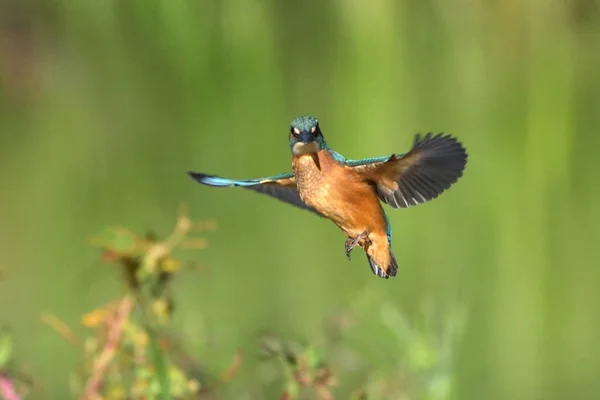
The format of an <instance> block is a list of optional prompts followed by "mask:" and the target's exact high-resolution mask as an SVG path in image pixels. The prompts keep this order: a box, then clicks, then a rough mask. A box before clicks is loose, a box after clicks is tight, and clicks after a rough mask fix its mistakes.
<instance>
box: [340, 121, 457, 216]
mask: <svg viewBox="0 0 600 400" xmlns="http://www.w3.org/2000/svg"><path fill="white" fill-rule="evenodd" d="M345 164H346V165H348V166H350V167H353V168H354V169H355V170H356V171H358V172H359V173H360V174H361V175H363V176H364V177H365V178H366V179H368V180H369V181H371V182H373V183H374V184H375V185H376V188H377V195H378V196H379V199H380V200H381V201H383V202H385V203H387V204H389V205H391V206H392V207H394V208H399V207H402V208H406V207H410V206H416V205H417V204H420V203H425V202H426V201H429V200H432V199H435V198H436V197H437V196H439V195H440V194H441V193H442V192H443V191H444V190H446V189H448V188H449V187H450V186H451V185H452V184H453V183H454V182H456V181H457V180H458V178H460V177H461V176H462V174H463V170H464V169H465V166H466V164H467V152H466V150H465V148H464V147H463V146H462V144H461V143H460V142H458V141H457V140H456V139H455V138H453V137H451V136H450V135H443V134H442V133H439V134H437V135H435V136H433V134H432V133H428V134H426V135H425V136H424V137H421V135H419V134H417V135H416V136H415V141H414V143H413V147H412V149H411V150H410V151H409V152H408V153H406V154H392V155H391V156H386V157H376V158H368V159H364V160H347V161H346V162H345Z"/></svg>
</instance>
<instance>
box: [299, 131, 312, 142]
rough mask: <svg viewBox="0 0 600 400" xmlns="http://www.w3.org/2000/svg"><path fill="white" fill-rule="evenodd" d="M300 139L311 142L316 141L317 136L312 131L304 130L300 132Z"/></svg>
mask: <svg viewBox="0 0 600 400" xmlns="http://www.w3.org/2000/svg"><path fill="white" fill-rule="evenodd" d="M298 140H300V141H301V142H302V143H310V142H312V141H314V140H315V138H314V136H313V135H312V134H311V133H310V132H308V131H302V132H300V135H299V136H298Z"/></svg>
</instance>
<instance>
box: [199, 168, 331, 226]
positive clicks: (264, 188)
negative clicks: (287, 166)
mask: <svg viewBox="0 0 600 400" xmlns="http://www.w3.org/2000/svg"><path fill="white" fill-rule="evenodd" d="M188 175H189V176H191V177H192V178H193V179H194V180H196V181H197V182H200V183H202V184H204V185H208V186H215V187H232V186H238V187H243V188H245V189H250V190H254V191H255V192H258V193H263V194H266V195H269V196H272V197H275V198H276V199H278V200H281V201H283V202H286V203H289V204H291V205H293V206H296V207H299V208H301V209H303V210H308V211H312V212H314V213H315V214H317V215H320V214H319V213H318V212H317V211H315V210H314V209H313V208H311V207H309V206H308V205H307V204H306V203H305V202H303V201H302V199H301V198H300V194H299V193H298V188H297V187H296V178H295V177H294V174H292V173H283V174H279V175H275V176H269V177H266V178H258V179H246V180H233V179H227V178H221V177H219V176H214V175H206V174H203V173H199V172H192V171H188Z"/></svg>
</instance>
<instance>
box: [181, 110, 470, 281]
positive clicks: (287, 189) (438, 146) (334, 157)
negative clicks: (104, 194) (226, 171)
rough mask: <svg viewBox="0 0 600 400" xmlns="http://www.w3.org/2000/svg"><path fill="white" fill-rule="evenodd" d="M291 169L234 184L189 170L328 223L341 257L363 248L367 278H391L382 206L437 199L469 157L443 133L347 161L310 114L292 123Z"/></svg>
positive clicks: (213, 182) (394, 265) (393, 270)
mask: <svg viewBox="0 0 600 400" xmlns="http://www.w3.org/2000/svg"><path fill="white" fill-rule="evenodd" d="M289 144H290V149H291V151H292V170H293V172H288V173H283V174H280V175H274V176H270V177H266V178H259V179H249V180H232V179H226V178H221V177H218V176H214V175H207V174H203V173H198V172H191V171H190V172H188V174H189V175H190V176H191V177H192V178H194V179H195V180H196V181H198V182H200V183H203V184H205V185H209V186H217V187H228V186H239V187H243V188H246V189H251V190H254V191H257V192H259V193H264V194H267V195H269V196H273V197H275V198H277V199H279V200H282V201H284V202H287V203H290V204H292V205H294V206H296V207H299V208H302V209H304V210H308V211H312V212H313V213H316V214H317V215H320V216H322V217H325V218H328V219H330V220H331V221H333V222H334V223H335V224H336V225H337V226H338V227H339V228H340V229H341V230H342V231H343V232H344V233H345V234H346V236H347V237H348V239H347V240H346V246H345V247H346V257H347V258H348V259H350V253H351V251H352V249H353V248H355V247H357V246H360V247H362V248H363V249H364V250H365V252H366V255H367V259H368V261H369V265H370V267H371V270H372V271H373V273H374V274H375V275H377V276H379V277H381V278H385V279H387V278H389V277H390V276H396V273H397V271H398V263H397V262H396V258H395V257H394V254H393V252H392V248H391V247H392V228H391V226H390V222H389V220H388V218H387V215H386V214H385V211H384V209H383V206H382V204H381V202H384V203H387V204H389V205H390V206H392V207H393V208H407V207H410V206H416V205H418V204H420V203H424V202H426V201H429V200H432V199H434V198H436V197H437V196H439V195H440V194H441V193H442V192H443V191H444V190H446V189H448V188H449V187H450V185H452V184H453V183H455V182H456V181H457V180H458V178H460V177H461V176H462V174H463V170H464V168H465V166H466V163H467V152H466V150H465V148H464V147H463V146H462V145H461V144H460V142H458V141H457V140H456V139H454V138H453V137H451V136H449V135H443V134H442V133H439V134H437V135H433V134H432V133H427V134H426V135H424V136H421V135H419V134H417V135H416V136H415V139H414V142H413V146H412V149H411V150H410V151H409V152H408V153H406V154H392V155H389V156H384V157H374V158H365V159H362V160H348V159H346V158H344V157H343V156H342V155H341V154H340V153H337V152H336V151H334V150H331V149H330V148H329V146H328V145H327V143H326V142H325V138H324V137H323V133H322V132H321V128H320V127H319V121H318V120H317V119H316V118H315V117H311V116H301V117H296V118H294V119H293V120H292V122H291V127H290V132H289Z"/></svg>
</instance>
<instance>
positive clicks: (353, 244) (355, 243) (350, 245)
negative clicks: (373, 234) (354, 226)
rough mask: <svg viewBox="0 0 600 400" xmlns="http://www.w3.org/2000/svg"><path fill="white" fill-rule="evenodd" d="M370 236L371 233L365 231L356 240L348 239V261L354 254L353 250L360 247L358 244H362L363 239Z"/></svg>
mask: <svg viewBox="0 0 600 400" xmlns="http://www.w3.org/2000/svg"><path fill="white" fill-rule="evenodd" d="M368 236H369V231H364V232H363V233H361V234H360V235H358V236H357V237H355V238H354V239H352V238H348V240H346V257H347V258H348V260H349V259H350V253H351V252H352V249H353V248H355V247H356V246H358V242H360V241H361V239H364V238H366V237H368Z"/></svg>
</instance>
